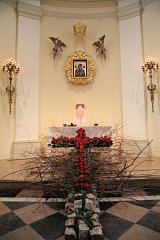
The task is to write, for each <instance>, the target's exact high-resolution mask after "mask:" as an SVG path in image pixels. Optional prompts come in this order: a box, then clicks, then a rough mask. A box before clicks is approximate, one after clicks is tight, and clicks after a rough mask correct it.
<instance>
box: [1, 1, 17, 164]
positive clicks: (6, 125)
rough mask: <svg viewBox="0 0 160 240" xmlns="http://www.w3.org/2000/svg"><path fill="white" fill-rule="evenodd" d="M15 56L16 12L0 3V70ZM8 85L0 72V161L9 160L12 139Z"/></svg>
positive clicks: (6, 79)
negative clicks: (4, 62) (7, 60)
mask: <svg viewBox="0 0 160 240" xmlns="http://www.w3.org/2000/svg"><path fill="white" fill-rule="evenodd" d="M15 55H16V12H15V9H13V8H12V7H10V6H8V5H7V4H5V3H4V2H1V1H0V69H1V67H2V64H3V61H4V60H6V59H9V58H10V57H12V58H15ZM14 82H15V81H14ZM8 84H9V81H8V76H4V75H3V74H2V71H1V70H0V160H1V159H10V157H11V153H12V143H13V139H14V104H12V115H10V114H9V104H8V95H7V93H6V90H5V89H6V86H7V85H8ZM14 96H15V95H14Z"/></svg>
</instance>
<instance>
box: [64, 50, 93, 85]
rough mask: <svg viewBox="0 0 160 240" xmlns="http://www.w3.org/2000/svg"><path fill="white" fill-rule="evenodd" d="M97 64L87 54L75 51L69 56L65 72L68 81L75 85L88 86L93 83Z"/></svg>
mask: <svg viewBox="0 0 160 240" xmlns="http://www.w3.org/2000/svg"><path fill="white" fill-rule="evenodd" d="M95 69H96V66H95V63H94V61H93V59H92V57H91V56H89V55H88V54H87V53H86V52H82V51H75V52H74V53H73V54H72V55H69V56H68V59H67V62H66V65H65V70H66V74H67V79H68V81H69V82H71V83H74V84H86V83H90V82H92V81H93V76H94V73H95Z"/></svg>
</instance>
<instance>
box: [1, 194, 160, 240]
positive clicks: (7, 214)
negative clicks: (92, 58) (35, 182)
mask: <svg viewBox="0 0 160 240" xmlns="http://www.w3.org/2000/svg"><path fill="white" fill-rule="evenodd" d="M64 205H65V203H60V202H59V203H58V202H57V203H52V202H49V203H40V202H37V203H35V202H29V201H28V202H27V199H26V200H25V202H22V201H19V202H17V201H16V198H15V201H12V202H10V201H7V199H6V200H5V201H4V199H2V201H1V202H0V240H54V239H55V240H64V230H65V229H64V222H65V219H66V216H65V211H64ZM100 208H101V216H100V221H101V223H102V225H103V232H104V235H105V239H106V240H160V198H159V200H145V197H144V200H141V201H135V200H133V201H128V202H119V201H117V202H100Z"/></svg>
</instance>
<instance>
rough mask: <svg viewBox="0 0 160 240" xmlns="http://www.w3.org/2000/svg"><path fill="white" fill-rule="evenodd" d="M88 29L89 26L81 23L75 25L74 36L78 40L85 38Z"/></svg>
mask: <svg viewBox="0 0 160 240" xmlns="http://www.w3.org/2000/svg"><path fill="white" fill-rule="evenodd" d="M86 28H87V26H86V25H85V24H83V23H80V22H79V23H77V24H76V25H73V30H74V35H75V36H76V37H77V38H81V37H83V36H85V34H86Z"/></svg>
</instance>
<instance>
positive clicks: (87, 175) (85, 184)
mask: <svg viewBox="0 0 160 240" xmlns="http://www.w3.org/2000/svg"><path fill="white" fill-rule="evenodd" d="M76 133H77V135H76V137H71V138H68V137H64V136H61V137H58V138H54V137H53V138H52V140H51V143H50V144H49V146H50V147H74V149H75V150H74V151H73V153H72V158H71V165H70V166H69V171H68V173H69V175H70V177H72V179H73V185H72V190H73V192H81V191H84V192H91V172H92V164H91V155H90V154H89V149H91V148H93V147H110V146H111V145H112V139H111V138H110V137H109V136H103V137H93V138H91V137H87V136H86V133H85V129H83V128H79V129H78V130H77V131H76Z"/></svg>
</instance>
